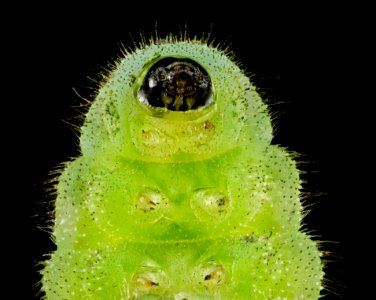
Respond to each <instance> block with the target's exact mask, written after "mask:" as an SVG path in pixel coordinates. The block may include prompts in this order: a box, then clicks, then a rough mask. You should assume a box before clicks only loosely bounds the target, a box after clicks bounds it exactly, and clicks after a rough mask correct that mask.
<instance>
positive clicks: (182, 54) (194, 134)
mask: <svg viewBox="0 0 376 300" xmlns="http://www.w3.org/2000/svg"><path fill="white" fill-rule="evenodd" d="M103 125H104V126H103ZM245 132H247V133H246V134H244V133H245ZM271 134H272V130H271V125H270V120H269V118H268V115H267V111H266V106H265V105H264V104H263V103H262V100H261V98H260V97H259V96H258V94H257V93H256V91H255V88H254V87H253V86H252V85H251V84H250V82H249V79H248V78H247V77H246V76H245V75H244V74H243V73H242V71H241V70H240V69H239V68H238V67H237V66H236V65H235V64H234V63H233V62H232V61H231V60H230V59H229V58H228V57H227V56H226V55H225V54H224V53H223V52H221V51H220V50H218V49H216V48H213V47H209V46H207V45H206V44H202V43H199V42H197V41H181V42H177V43H164V42H163V41H160V42H159V43H157V44H151V45H149V46H147V47H146V48H145V49H143V51H142V52H141V51H137V50H136V51H135V52H133V53H131V54H129V55H127V56H126V57H125V58H124V59H123V60H122V61H120V63H119V64H118V66H117V68H116V69H115V70H114V71H113V73H112V74H111V75H110V77H109V79H108V82H107V83H106V84H105V86H104V87H103V88H102V89H101V90H100V92H99V94H98V96H97V100H96V101H95V102H94V104H93V105H92V108H91V109H90V111H89V113H88V115H87V119H86V122H85V124H84V126H83V129H82V138H81V141H82V144H81V146H82V149H83V151H90V148H96V149H98V148H102V149H109V148H111V149H113V150H114V151H115V152H116V153H119V154H120V155H122V156H126V157H129V158H137V159H139V158H140V157H142V159H143V160H149V161H172V162H174V161H195V160H202V159H207V158H210V157H213V156H215V155H218V154H220V153H223V152H226V151H228V150H230V149H233V148H236V147H237V146H239V145H240V144H244V142H245V139H247V141H246V142H247V143H248V142H249V139H251V140H252V142H255V144H256V142H257V141H260V140H262V141H266V142H269V141H270V140H271ZM99 135H100V138H98V136H99Z"/></svg>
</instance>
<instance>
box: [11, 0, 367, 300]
mask: <svg viewBox="0 0 376 300" xmlns="http://www.w3.org/2000/svg"><path fill="white" fill-rule="evenodd" d="M226 5H229V3H228V4H226ZM216 6H220V4H216ZM89 8H90V9H89ZM25 9H26V8H25ZM30 9H32V13H30V14H28V16H27V17H25V18H20V19H22V20H20V24H22V25H21V31H20V32H19V33H18V35H17V44H18V46H17V47H16V48H17V49H16V51H15V52H16V53H15V54H16V56H17V59H16V60H17V62H16V64H15V66H16V67H18V64H19V65H20V67H21V68H22V69H24V70H26V72H24V74H25V75H23V76H22V78H21V79H22V82H23V87H22V88H20V89H19V90H18V89H15V90H14V93H15V94H16V95H17V99H20V101H15V102H14V103H15V104H16V106H17V107H18V108H19V109H20V111H21V113H22V114H24V116H23V117H22V119H23V120H25V124H23V125H24V126H22V130H23V138H22V142H21V141H19V140H17V141H16V142H17V143H20V144H21V145H20V146H19V147H16V148H18V149H21V152H22V158H23V159H24V160H23V166H22V176H20V177H21V178H22V181H20V180H17V184H19V185H22V187H26V188H22V191H26V195H25V196H23V197H20V199H21V200H20V202H21V203H19V202H17V205H18V204H19V206H20V207H27V213H26V217H25V218H26V219H27V221H26V223H23V222H22V224H24V225H25V226H26V229H25V228H23V229H22V233H21V234H20V233H19V234H18V238H19V240H20V241H21V244H22V246H20V247H22V249H23V251H24V252H23V253H26V249H28V250H27V253H29V254H30V255H29V256H24V257H27V261H28V266H29V268H28V271H27V274H30V276H31V278H30V276H29V281H28V283H27V284H26V287H25V289H23V288H19V289H17V290H15V295H16V296H17V295H20V294H19V293H23V292H24V291H26V290H27V296H25V297H19V298H20V299H21V298H22V299H23V298H26V297H28V298H30V299H33V298H34V297H35V294H36V292H37V288H35V287H34V288H33V287H32V285H33V284H35V283H36V282H37V281H38V278H39V277H38V275H37V270H38V267H35V264H36V263H37V262H38V261H40V260H41V258H42V254H43V253H46V252H48V251H49V250H51V249H53V244H52V242H51V241H50V240H49V237H48V234H47V233H46V232H43V231H42V230H40V229H38V225H40V224H42V225H43V224H44V223H43V219H44V216H45V214H46V210H48V206H47V205H41V204H38V203H40V202H46V201H50V200H51V197H49V196H46V192H45V187H46V186H45V185H44V184H43V182H44V181H46V180H47V179H48V178H49V176H48V173H49V172H50V171H51V170H53V169H54V168H56V166H57V165H58V164H59V163H60V162H63V161H66V160H67V159H68V158H69V157H73V156H75V155H77V154H78V149H77V141H78V139H77V136H76V134H75V131H74V130H72V128H71V126H70V125H68V124H66V123H65V122H63V120H67V121H68V122H71V121H72V120H71V118H72V117H74V116H77V115H78V114H79V113H78V112H76V111H75V110H74V109H73V108H72V106H76V105H79V104H80V103H82V100H81V99H80V97H79V96H77V94H76V93H75V92H74V90H73V88H75V89H76V90H77V91H78V93H79V94H80V95H81V96H83V97H87V98H90V97H91V95H92V94H93V92H92V91H91V90H90V89H89V88H88V87H95V84H94V83H92V82H91V81H90V80H89V79H88V78H87V76H89V77H91V78H98V77H97V75H96V74H97V73H98V72H99V71H100V70H101V69H100V68H101V67H106V66H107V65H108V63H109V62H110V63H111V62H112V61H114V59H116V58H117V57H118V56H119V54H120V51H119V48H120V46H119V45H120V42H121V43H123V44H124V45H132V43H133V42H132V40H131V38H130V35H129V33H130V34H131V36H132V37H133V39H134V40H135V41H136V42H138V41H139V40H140V38H139V36H140V34H139V33H140V31H141V32H144V33H145V34H147V35H148V34H149V33H150V32H153V31H154V30H155V28H157V31H158V32H159V34H160V35H162V36H163V35H164V34H166V33H169V32H172V33H179V32H180V29H182V30H183V31H184V27H185V24H186V25H187V31H188V33H189V34H190V35H191V36H193V35H196V34H197V35H198V36H201V34H202V33H208V32H211V33H212V36H215V37H216V40H217V41H218V42H219V43H221V44H223V43H226V44H228V43H231V45H230V49H231V50H232V51H233V52H234V53H235V56H236V59H237V60H239V61H240V62H241V63H242V66H243V68H244V69H245V70H246V71H247V72H249V73H251V74H254V77H253V81H254V82H255V84H256V86H257V87H258V88H259V91H260V93H261V94H262V95H263V98H265V99H268V100H269V102H270V103H272V104H273V105H272V106H271V110H272V111H273V112H274V113H276V120H275V125H276V126H275V129H276V137H275V140H274V142H275V143H279V144H281V145H283V146H288V147H289V149H291V150H294V151H297V152H298V153H301V154H303V156H302V159H303V160H304V161H306V163H303V164H302V166H301V168H302V169H303V170H304V171H307V174H306V175H304V179H306V180H307V181H308V183H307V184H306V185H305V187H306V190H307V191H308V192H310V193H311V197H310V200H307V201H308V204H312V203H313V204H314V205H313V206H312V207H311V209H312V211H311V212H310V213H309V214H308V216H307V217H306V219H305V221H306V223H307V224H308V225H307V228H308V229H310V230H313V233H314V234H315V235H318V236H320V238H319V240H322V241H324V243H323V244H322V248H323V250H326V251H329V252H331V254H330V256H329V257H328V259H329V260H330V261H331V262H330V263H328V265H327V269H326V271H327V273H328V275H327V279H328V281H329V282H328V287H329V290H331V291H333V292H328V293H329V294H328V296H327V297H326V298H324V299H366V298H367V297H366V296H364V297H363V296H362V295H366V289H365V288H364V285H365V281H366V280H365V279H364V277H365V276H366V275H365V274H364V273H362V272H360V266H364V265H366V264H368V262H367V261H368V260H369V257H368V254H367V251H365V254H364V256H359V252H358V250H359V248H360V249H368V247H365V246H364V243H365V242H364V239H363V236H364V231H363V229H362V228H361V227H360V226H359V222H360V219H361V216H362V215H363V213H364V212H363V210H364V206H365V202H366V201H367V198H366V197H364V196H363V194H362V192H361V190H359V189H360V187H361V186H362V181H363V180H362V178H361V176H360V174H362V172H360V169H359V167H358V165H359V164H360V162H359V161H358V160H357V159H354V157H359V155H362V154H361V151H359V147H360V148H361V146H362V145H363V144H362V137H361V136H360V133H359V132H360V131H359V130H358V128H360V127H361V126H360V124H361V122H362V121H363V120H362V118H360V117H359V115H360V109H359V107H360V105H359V100H358V96H357V92H355V91H354V89H353V88H352V87H353V86H354V85H356V78H357V76H359V74H358V73H357V71H356V70H355V65H356V63H355V62H356V61H357V60H358V59H359V56H360V54H359V52H358V51H356V50H357V47H358V46H357V45H359V43H358V40H359V39H360V38H359V34H358V33H359V27H358V26H357V24H358V23H357V20H356V19H355V18H354V16H356V12H355V11H352V9H351V8H346V9H345V8H343V7H335V8H331V9H329V7H318V6H316V7H315V6H310V5H306V7H286V6H285V7H283V8H282V7H272V6H268V5H266V6H265V7H262V8H259V7H257V8H256V7H254V6H252V4H251V5H250V6H249V7H245V6H239V5H235V3H233V4H232V5H231V6H229V7H227V6H225V7H223V9H222V10H221V11H220V12H218V11H216V10H215V9H214V8H213V7H211V8H210V7H209V8H206V9H205V8H203V7H202V6H200V5H199V4H193V3H188V2H184V3H180V2H179V5H177V3H175V4H174V5H171V6H165V7H162V6H161V4H160V3H154V4H153V5H149V4H146V3H140V4H139V5H138V6H137V7H127V6H124V8H123V7H115V6H114V7H111V6H109V5H108V6H105V7H97V8H96V9H93V7H92V6H91V7H87V9H84V10H83V9H80V10H78V8H77V7H73V6H72V7H59V6H56V7H32V8H30ZM26 10H27V9H26ZM17 78H18V77H17ZM12 81H17V82H18V79H17V80H12ZM24 93H25V94H26V95H23V94H24ZM21 94H22V95H23V96H20V95H21ZM73 123H74V124H78V125H79V124H80V122H79V121H73ZM16 131H18V129H17V128H16ZM364 155H365V154H364ZM17 173H18V175H20V173H21V171H20V170H17ZM23 181H25V182H23ZM19 189H20V190H21V188H19ZM16 192H17V191H16ZM16 194H17V195H18V192H17V193H16ZM325 241H327V242H325ZM16 276H17V275H16ZM12 278H14V277H12ZM336 294H338V295H336ZM15 298H18V297H15Z"/></svg>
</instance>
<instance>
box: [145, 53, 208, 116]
mask: <svg viewBox="0 0 376 300" xmlns="http://www.w3.org/2000/svg"><path fill="white" fill-rule="evenodd" d="M138 96H139V99H140V101H141V102H143V103H145V104H147V105H150V106H152V107H165V108H167V109H168V110H173V111H187V110H191V109H196V108H199V107H202V106H208V105H209V104H211V103H212V102H213V97H212V91H211V80H210V77H209V75H208V73H207V72H206V71H205V70H204V68H203V67H201V66H200V65H199V64H198V63H196V62H195V61H193V60H191V59H179V58H175V57H166V58H163V59H161V60H159V61H157V62H156V63H155V64H154V65H152V66H151V68H150V70H149V72H148V73H147V74H146V76H145V79H144V82H143V84H142V86H141V88H140V91H139V93H138Z"/></svg>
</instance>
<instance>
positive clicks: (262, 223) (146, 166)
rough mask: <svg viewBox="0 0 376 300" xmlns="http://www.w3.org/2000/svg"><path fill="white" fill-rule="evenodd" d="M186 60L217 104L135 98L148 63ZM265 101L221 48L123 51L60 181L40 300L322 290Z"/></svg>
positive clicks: (285, 294) (191, 44)
mask: <svg viewBox="0 0 376 300" xmlns="http://www.w3.org/2000/svg"><path fill="white" fill-rule="evenodd" d="M163 57H177V58H189V59H191V60H194V61H196V62H197V63H199V64H200V65H201V66H202V67H203V68H205V70H206V71H207V73H208V74H209V75H210V77H211V80H212V89H213V97H214V103H213V104H212V105H210V106H208V107H201V108H199V109H196V110H189V111H186V112H182V111H177V112H175V111H167V110H166V109H164V108H151V107H147V106H145V105H144V104H143V103H140V101H139V100H138V98H137V92H138V90H139V88H140V86H141V84H142V81H143V79H144V77H145V74H146V72H147V71H148V69H149V67H150V65H152V64H153V63H154V62H155V61H158V60H159V59H161V58H163ZM271 139H272V126H271V121H270V117H269V115H268V112H267V108H266V106H265V105H264V104H263V102H262V100H261V98H260V97H259V95H258V94H257V93H256V91H255V87H254V86H252V85H251V83H250V82H249V79H248V78H247V77H246V76H245V75H244V74H243V73H242V72H241V71H240V69H239V68H238V67H237V66H236V64H235V63H233V62H232V61H231V60H230V59H229V58H228V57H227V56H226V55H225V54H224V53H222V52H220V51H218V50H217V49H215V48H211V47H208V46H207V45H205V44H202V43H199V42H196V41H159V42H158V43H157V44H152V45H149V46H145V48H143V49H138V50H136V51H135V52H134V53H132V54H129V55H127V56H126V57H125V58H124V59H123V60H121V61H120V63H119V64H118V66H117V68H116V69H115V70H114V71H113V72H112V74H111V75H110V77H109V79H108V81H107V82H106V84H105V85H104V86H103V87H102V88H101V89H100V90H99V93H98V95H97V98H96V100H95V101H94V102H93V104H92V106H91V108H90V110H89V111H88V113H87V115H86V121H85V124H84V125H83V127H82V134H81V139H80V142H81V150H82V155H81V156H80V157H78V158H77V159H76V160H75V161H73V162H71V163H69V164H68V166H67V167H66V169H65V170H64V172H63V174H62V175H61V177H60V180H59V185H58V189H57V191H58V197H57V200H56V220H55V227H54V236H55V238H56V244H57V250H56V251H55V252H54V253H53V254H52V255H51V258H50V260H48V261H47V262H46V267H45V269H44V270H43V279H42V285H43V290H44V291H45V292H46V298H47V299H189V300H191V299H294V300H295V299H318V298H319V296H320V290H321V288H322V287H321V280H322V277H323V272H322V264H321V260H320V252H319V250H318V249H317V245H316V243H315V242H313V241H312V240H310V238H309V237H308V236H307V235H306V234H305V233H302V232H301V231H300V226H301V220H302V206H301V203H300V199H299V195H300V191H299V190H300V180H299V172H298V170H297V168H296V165H295V162H294V161H293V160H292V159H291V158H290V157H289V154H288V153H287V152H286V151H285V150H284V149H281V148H279V147H278V146H275V145H270V142H271Z"/></svg>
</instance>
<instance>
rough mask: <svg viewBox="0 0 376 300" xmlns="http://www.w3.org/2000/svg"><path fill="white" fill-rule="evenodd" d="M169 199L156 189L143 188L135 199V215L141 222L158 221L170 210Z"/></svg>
mask: <svg viewBox="0 0 376 300" xmlns="http://www.w3.org/2000/svg"><path fill="white" fill-rule="evenodd" d="M168 204H169V201H168V199H167V198H166V197H165V196H164V195H163V194H162V193H161V192H160V191H159V190H158V189H156V188H148V187H145V188H143V189H142V190H141V191H140V192H139V193H138V194H137V195H136V198H135V213H136V214H137V215H138V216H139V217H140V220H141V222H148V223H153V222H156V221H158V220H159V219H160V218H161V217H162V216H163V214H164V213H165V212H166V211H167V209H168Z"/></svg>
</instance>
